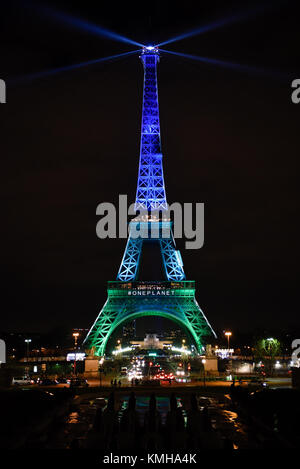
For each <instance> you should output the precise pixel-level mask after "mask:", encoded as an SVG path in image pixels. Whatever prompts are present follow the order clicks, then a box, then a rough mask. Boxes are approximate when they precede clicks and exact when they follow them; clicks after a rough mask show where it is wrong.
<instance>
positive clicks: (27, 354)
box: [24, 339, 31, 363]
mask: <svg viewBox="0 0 300 469" xmlns="http://www.w3.org/2000/svg"><path fill="white" fill-rule="evenodd" d="M24 342H26V344H27V347H26V361H27V363H28V356H29V344H30V342H31V339H25V341H24Z"/></svg>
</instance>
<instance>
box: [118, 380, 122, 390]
mask: <svg viewBox="0 0 300 469" xmlns="http://www.w3.org/2000/svg"><path fill="white" fill-rule="evenodd" d="M118 384H119V388H120V387H121V384H122V383H121V380H120V379H119V383H118Z"/></svg>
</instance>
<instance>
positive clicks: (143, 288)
mask: <svg viewBox="0 0 300 469" xmlns="http://www.w3.org/2000/svg"><path fill="white" fill-rule="evenodd" d="M140 58H141V60H142V63H143V66H144V90H143V114H142V127H141V147H140V161H139V172H138V184H137V192H136V200H135V209H136V211H138V212H139V213H140V215H139V216H137V217H136V218H135V219H133V220H132V221H131V222H130V223H129V236H128V240H127V245H126V249H125V253H124V256H123V259H122V262H121V266H120V269H119V272H118V275H117V280H116V281H108V287H107V293H108V298H107V301H106V303H105V304H104V306H103V308H102V310H101V311H100V313H99V315H98V317H97V318H96V321H95V322H94V324H93V325H92V327H91V329H90V331H89V333H88V335H87V337H86V339H85V341H84V344H85V347H86V348H87V349H92V348H93V350H94V354H95V355H97V356H103V355H104V353H105V349H106V345H107V342H108V340H109V337H110V336H111V334H112V333H113V332H114V331H115V330H116V328H117V327H119V326H120V325H121V324H123V323H124V322H127V321H129V320H133V319H135V318H138V317H144V316H160V317H164V318H167V319H170V320H172V321H173V322H175V323H177V324H178V325H179V326H180V327H181V328H182V329H183V330H185V331H186V332H187V334H188V335H189V336H190V338H191V339H192V340H193V341H194V343H195V346H196V349H197V351H198V352H199V353H201V352H202V351H203V346H204V344H205V342H206V341H207V339H208V338H209V337H211V336H215V333H214V331H213V329H212V327H211V326H210V324H209V322H208V321H207V319H206V317H205V315H204V313H203V312H202V310H201V309H200V307H199V305H198V303H197V301H196V298H195V282H194V281H193V280H186V277H185V273H184V269H183V262H182V258H181V255H180V252H179V250H177V249H176V246H175V241H174V237H173V232H172V222H171V221H170V219H169V218H168V217H167V215H168V204H167V198H166V191H165V184H164V175H163V166H162V152H161V140H160V121H159V106H158V90H157V64H158V62H159V50H158V47H150V46H149V47H143V49H142V52H141V56H140ZM149 213H151V215H149ZM153 214H154V215H153ZM157 214H158V215H157ZM150 240H151V242H156V243H158V244H159V247H160V251H161V255H162V259H163V266H164V274H165V280H164V281H155V280H154V281H147V282H146V281H139V280H138V274H139V266H140V257H141V251H142V247H143V243H147V242H149V241H150Z"/></svg>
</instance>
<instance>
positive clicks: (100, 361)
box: [99, 357, 104, 388]
mask: <svg viewBox="0 0 300 469" xmlns="http://www.w3.org/2000/svg"><path fill="white" fill-rule="evenodd" d="M103 363H104V358H103V357H101V358H100V360H99V365H100V366H99V372H100V388H101V387H102V365H103Z"/></svg>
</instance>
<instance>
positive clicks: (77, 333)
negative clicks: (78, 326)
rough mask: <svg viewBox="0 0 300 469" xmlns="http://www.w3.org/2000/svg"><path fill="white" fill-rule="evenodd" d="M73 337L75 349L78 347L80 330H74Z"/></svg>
mask: <svg viewBox="0 0 300 469" xmlns="http://www.w3.org/2000/svg"><path fill="white" fill-rule="evenodd" d="M73 337H74V349H75V350H76V349H77V340H78V337H79V332H73Z"/></svg>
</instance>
